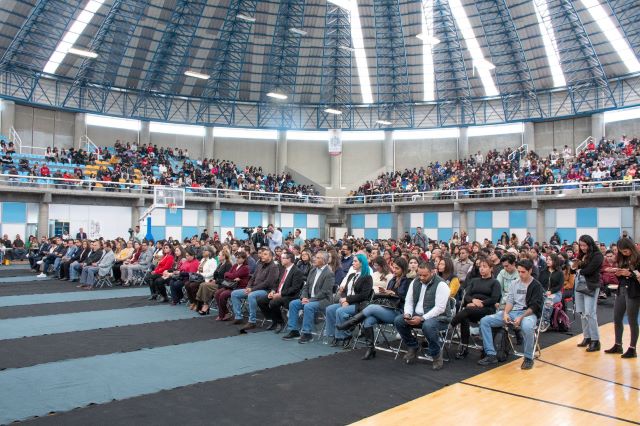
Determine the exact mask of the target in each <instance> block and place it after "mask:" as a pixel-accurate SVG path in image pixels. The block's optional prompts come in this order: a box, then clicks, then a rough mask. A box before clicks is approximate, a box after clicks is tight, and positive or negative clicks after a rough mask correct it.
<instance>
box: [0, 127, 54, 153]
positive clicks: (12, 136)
mask: <svg viewBox="0 0 640 426" xmlns="http://www.w3.org/2000/svg"><path fill="white" fill-rule="evenodd" d="M9 142H13V146H14V147H18V152H19V153H20V154H24V152H23V151H26V150H27V148H28V149H30V150H31V154H33V150H40V151H42V152H43V153H46V152H47V148H43V147H41V146H32V145H25V144H24V143H23V142H22V139H21V138H20V135H19V134H18V132H17V131H16V129H14V128H13V127H11V128H9Z"/></svg>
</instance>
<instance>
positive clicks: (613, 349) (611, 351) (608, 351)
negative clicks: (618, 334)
mask: <svg viewBox="0 0 640 426" xmlns="http://www.w3.org/2000/svg"><path fill="white" fill-rule="evenodd" d="M604 353H605V354H621V353H622V345H619V344H617V343H616V344H615V345H613V346H611V348H610V349H605V350H604Z"/></svg>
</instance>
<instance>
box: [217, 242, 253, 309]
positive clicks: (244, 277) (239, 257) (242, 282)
mask: <svg viewBox="0 0 640 426" xmlns="http://www.w3.org/2000/svg"><path fill="white" fill-rule="evenodd" d="M229 281H234V282H237V283H238V284H237V285H236V286H235V287H233V288H230V287H228V286H225V285H224V283H226V282H229ZM248 283H249V265H248V264H247V254H246V253H245V252H243V251H239V252H237V253H236V264H235V265H233V266H232V267H231V270H230V271H229V272H227V273H225V274H224V281H223V282H222V283H220V288H219V289H218V290H216V294H215V295H214V296H213V297H214V298H215V299H216V303H217V305H218V317H217V318H216V321H229V320H230V319H231V317H232V315H231V313H230V312H229V311H228V310H227V302H228V301H229V297H231V292H232V291H233V290H236V289H239V288H245V287H246V286H247V284H248Z"/></svg>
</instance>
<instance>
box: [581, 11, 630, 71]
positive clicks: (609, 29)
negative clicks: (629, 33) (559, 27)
mask: <svg viewBox="0 0 640 426" xmlns="http://www.w3.org/2000/svg"><path fill="white" fill-rule="evenodd" d="M582 4H584V6H585V7H586V8H587V10H588V11H589V13H590V14H591V17H592V18H593V20H594V21H595V22H596V23H597V24H598V26H599V27H600V31H602V33H603V34H604V35H605V36H606V37H607V40H609V43H611V45H612V46H613V48H614V49H615V50H616V53H618V56H620V59H621V60H622V62H624V65H625V66H626V67H627V70H628V71H629V72H639V71H640V62H639V61H638V58H636V55H635V53H634V52H633V50H632V49H631V47H630V46H629V43H628V42H627V40H626V39H625V38H624V37H623V35H622V33H621V32H620V31H619V30H618V28H617V27H616V25H615V24H614V23H613V20H612V19H611V17H610V16H609V15H608V14H607V12H605V10H604V7H602V5H601V4H600V3H599V2H598V0H582Z"/></svg>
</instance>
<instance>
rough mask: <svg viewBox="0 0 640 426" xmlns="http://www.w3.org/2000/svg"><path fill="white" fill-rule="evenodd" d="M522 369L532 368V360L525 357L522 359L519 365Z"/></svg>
mask: <svg viewBox="0 0 640 426" xmlns="http://www.w3.org/2000/svg"><path fill="white" fill-rule="evenodd" d="M520 368H521V369H522V370H531V369H532V368H533V360H532V359H529V358H525V359H524V361H522V365H521V366H520Z"/></svg>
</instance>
